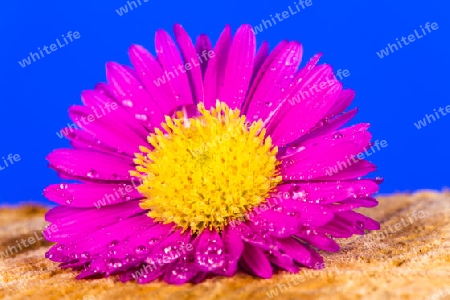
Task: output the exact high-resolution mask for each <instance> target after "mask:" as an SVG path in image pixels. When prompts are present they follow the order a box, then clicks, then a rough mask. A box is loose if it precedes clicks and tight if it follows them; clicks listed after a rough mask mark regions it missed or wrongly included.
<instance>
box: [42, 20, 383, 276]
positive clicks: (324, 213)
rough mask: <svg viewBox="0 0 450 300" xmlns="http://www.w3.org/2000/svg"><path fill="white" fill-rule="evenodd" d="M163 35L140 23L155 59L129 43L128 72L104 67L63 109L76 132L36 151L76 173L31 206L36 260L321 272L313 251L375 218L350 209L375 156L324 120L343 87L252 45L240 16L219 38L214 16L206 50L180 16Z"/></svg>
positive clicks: (278, 51) (101, 268)
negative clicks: (38, 245)
mask: <svg viewBox="0 0 450 300" xmlns="http://www.w3.org/2000/svg"><path fill="white" fill-rule="evenodd" d="M175 37H176V42H177V44H176V43H175V42H174V41H173V40H172V39H171V37H170V36H169V34H168V33H167V32H165V31H162V30H160V31H158V32H157V33H156V42H155V43H156V53H157V58H154V57H153V56H152V55H151V54H150V53H149V52H148V51H147V50H145V49H144V48H143V47H142V46H138V45H133V46H131V47H130V51H129V54H130V59H131V62H132V64H133V67H134V69H132V68H130V67H128V66H123V65H120V64H117V63H113V62H111V63H108V64H107V66H106V70H107V79H108V82H109V83H108V84H106V83H100V84H98V85H97V86H96V87H95V89H94V90H89V91H84V92H83V93H82V100H83V103H84V105H83V106H73V107H71V108H70V111H69V113H70V117H71V118H72V120H74V121H75V122H77V124H79V125H80V126H81V127H82V129H79V130H71V132H70V133H68V134H67V138H68V139H69V140H70V141H71V144H72V146H73V148H72V149H58V150H55V151H53V152H52V153H51V154H50V155H49V156H48V158H47V159H48V160H49V162H50V166H51V167H52V168H53V169H55V170H56V171H57V172H58V173H59V174H60V176H61V177H62V178H63V179H67V180H77V181H79V183H63V184H56V185H51V186H49V187H48V188H47V189H46V190H45V196H46V197H47V198H49V199H50V200H52V201H54V202H56V203H58V204H60V206H57V207H55V208H53V209H51V210H50V211H49V212H48V213H47V215H46V219H47V220H48V221H49V222H51V223H53V224H54V225H56V227H57V230H53V231H46V238H47V239H48V240H49V241H52V242H57V244H56V245H55V246H53V247H52V248H51V249H50V250H49V251H48V253H47V254H46V256H47V257H48V258H50V259H51V260H53V261H55V262H60V263H61V267H62V268H73V269H75V270H79V271H80V272H81V273H80V274H79V276H78V278H97V277H107V276H110V275H116V274H117V275H120V279H121V280H122V281H128V280H131V279H136V280H137V281H138V282H139V283H147V282H150V281H153V280H155V279H158V278H160V279H163V280H164V281H166V282H168V283H173V284H182V283H185V282H194V283H196V282H200V281H202V280H204V279H205V278H209V277H211V276H215V275H222V276H233V275H234V274H236V272H237V271H238V270H244V271H247V272H249V273H251V274H254V275H256V276H259V277H262V278H270V277H271V276H272V274H273V273H274V271H276V270H287V271H290V272H297V271H298V270H299V267H307V268H314V269H318V268H322V267H323V259H322V257H321V256H320V255H319V254H318V253H317V252H316V250H317V249H320V250H325V251H338V250H339V246H338V244H337V243H336V242H335V241H334V239H333V238H348V237H350V236H352V235H353V234H360V235H363V234H364V230H377V229H379V224H378V223H377V222H375V221H374V220H372V219H370V218H368V217H365V216H364V215H361V214H359V213H357V212H354V211H353V209H356V208H360V207H373V206H376V205H377V201H376V200H375V199H374V198H373V197H372V194H374V193H376V192H377V190H378V183H379V181H378V180H371V179H361V177H362V176H365V175H366V174H368V173H369V172H371V171H374V170H375V166H374V165H373V164H371V163H369V162H367V161H365V160H359V159H356V156H357V154H358V153H360V152H362V151H364V149H365V148H367V147H369V146H370V139H371V135H370V133H369V132H368V131H367V129H368V127H369V125H368V124H357V125H353V126H351V127H346V128H344V129H340V128H341V127H342V126H343V125H344V124H346V123H347V122H348V121H349V120H350V119H351V118H352V117H353V116H354V115H355V114H356V110H351V111H348V112H345V113H343V111H344V110H345V109H346V108H347V106H348V105H349V104H350V103H351V101H352V99H353V97H354V92H353V91H351V90H343V89H342V84H341V83H340V82H338V81H337V80H336V78H335V77H334V75H333V71H332V69H331V67H330V66H328V65H317V62H318V60H319V57H320V55H316V56H315V57H313V59H312V60H310V61H309V62H308V63H307V64H306V66H305V67H303V68H302V69H300V70H298V68H299V65H300V61H301V58H302V46H301V45H300V44H299V43H298V42H295V41H293V42H288V41H283V42H281V43H280V44H278V46H277V47H275V49H273V51H272V52H271V53H270V54H269V49H268V45H267V43H265V42H264V43H263V44H262V45H261V47H260V49H259V50H258V52H257V53H255V52H256V51H255V49H256V41H255V36H254V34H253V33H252V30H251V27H250V26H248V25H243V26H242V27H240V28H239V29H238V31H237V33H236V35H235V36H234V38H232V35H231V30H230V27H228V26H227V27H226V28H225V29H224V31H223V32H222V34H221V36H220V38H219V40H218V41H217V44H216V45H215V47H214V49H212V46H211V42H210V40H209V39H208V37H207V36H205V35H201V36H200V37H198V39H197V41H196V45H195V46H194V45H193V43H192V41H191V39H190V38H189V36H188V35H187V33H186V32H185V31H184V29H183V28H182V27H181V26H180V25H176V26H175ZM177 45H178V47H179V50H178V48H177ZM180 53H181V56H180ZM293 99H294V100H293ZM344 165H345V167H343V166H344ZM336 166H339V168H337V167H336ZM330 170H336V172H330Z"/></svg>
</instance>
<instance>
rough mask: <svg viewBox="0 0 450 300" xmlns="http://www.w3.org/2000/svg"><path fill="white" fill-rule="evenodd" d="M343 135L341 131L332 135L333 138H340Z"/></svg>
mask: <svg viewBox="0 0 450 300" xmlns="http://www.w3.org/2000/svg"><path fill="white" fill-rule="evenodd" d="M343 136H344V135H343V134H342V133H339V132H338V133H335V134H334V135H333V140H337V139H340V138H342V137H343Z"/></svg>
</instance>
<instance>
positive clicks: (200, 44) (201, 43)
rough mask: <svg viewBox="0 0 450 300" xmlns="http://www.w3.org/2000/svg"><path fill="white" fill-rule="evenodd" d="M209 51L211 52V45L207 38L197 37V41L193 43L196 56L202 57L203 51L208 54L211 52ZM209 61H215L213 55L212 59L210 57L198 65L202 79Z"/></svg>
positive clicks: (205, 36) (202, 35)
mask: <svg viewBox="0 0 450 300" xmlns="http://www.w3.org/2000/svg"><path fill="white" fill-rule="evenodd" d="M211 50H212V44H211V41H210V39H209V37H208V36H207V35H205V34H201V35H199V36H198V38H197V41H196V42H195V51H196V52H197V55H202V54H203V51H206V52H208V53H209V51H211ZM211 59H215V55H214V57H211V58H210V59H208V60H206V61H204V62H203V63H202V64H201V65H200V68H201V70H202V79H203V78H204V76H205V73H206V68H207V67H208V63H209V60H211Z"/></svg>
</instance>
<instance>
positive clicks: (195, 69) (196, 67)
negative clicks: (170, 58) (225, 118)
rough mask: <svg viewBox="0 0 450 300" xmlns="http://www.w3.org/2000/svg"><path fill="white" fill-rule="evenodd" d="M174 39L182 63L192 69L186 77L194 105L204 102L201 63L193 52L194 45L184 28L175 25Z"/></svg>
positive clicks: (194, 51)
mask: <svg viewBox="0 0 450 300" xmlns="http://www.w3.org/2000/svg"><path fill="white" fill-rule="evenodd" d="M174 32H175V38H176V40H177V43H178V46H179V47H180V51H181V54H182V55H183V58H184V62H185V63H186V64H190V65H191V67H192V69H191V70H187V71H186V73H187V76H188V78H189V82H190V86H191V90H192V95H193V98H194V103H199V102H204V99H203V78H202V70H201V67H200V66H201V64H202V63H203V58H202V62H200V60H199V59H198V57H197V52H196V50H195V47H194V44H193V43H192V40H191V38H190V37H189V35H188V34H187V33H186V31H185V30H184V28H183V27H182V26H181V25H179V24H176V25H175V26H174Z"/></svg>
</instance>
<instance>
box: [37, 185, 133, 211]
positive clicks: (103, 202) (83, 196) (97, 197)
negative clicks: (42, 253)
mask: <svg viewBox="0 0 450 300" xmlns="http://www.w3.org/2000/svg"><path fill="white" fill-rule="evenodd" d="M134 186H136V187H137V186H139V183H138V182H134V183H133V184H132V183H131V182H130V183H128V184H97V183H86V184H78V183H72V184H53V185H50V186H49V187H47V188H46V189H45V191H44V196H45V197H46V198H47V199H49V200H50V201H53V202H56V203H58V204H62V205H70V206H72V207H85V208H92V207H95V206H98V207H103V206H107V205H112V204H116V203H121V202H125V201H129V200H133V199H139V198H142V195H141V194H140V193H139V192H138V191H137V190H136V188H135V187H134Z"/></svg>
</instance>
